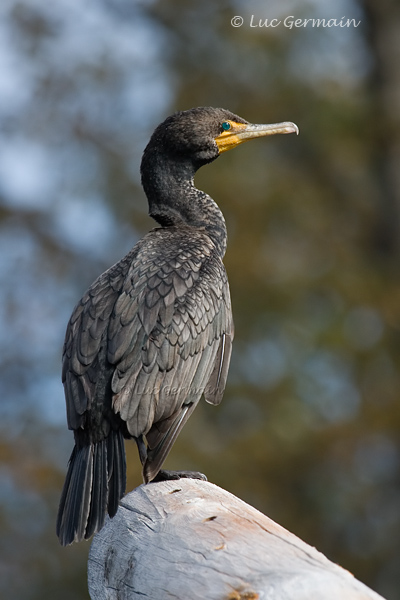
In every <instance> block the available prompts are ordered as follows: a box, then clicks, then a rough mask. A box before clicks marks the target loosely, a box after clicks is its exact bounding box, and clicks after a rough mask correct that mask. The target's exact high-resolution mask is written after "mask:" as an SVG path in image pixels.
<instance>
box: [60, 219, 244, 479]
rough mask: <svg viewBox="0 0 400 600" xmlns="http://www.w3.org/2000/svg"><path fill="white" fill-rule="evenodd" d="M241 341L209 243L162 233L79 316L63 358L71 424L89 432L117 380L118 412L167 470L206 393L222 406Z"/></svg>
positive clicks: (86, 301) (102, 285)
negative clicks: (91, 415)
mask: <svg viewBox="0 0 400 600" xmlns="http://www.w3.org/2000/svg"><path fill="white" fill-rule="evenodd" d="M232 337H233V323H232V316H231V309H230V297H229V287H228V282H227V277H226V273H225V269H224V266H223V264H222V261H221V258H220V256H219V255H218V252H217V250H216V248H215V246H214V244H213V243H212V241H211V240H210V238H209V237H208V236H207V235H206V234H205V233H204V234H203V233H200V232H199V231H198V230H193V229H191V228H189V227H188V228H186V230H185V228H179V229H177V228H174V227H170V228H165V229H156V230H153V231H152V232H150V233H149V234H148V235H147V236H146V237H145V238H143V239H142V240H141V241H140V242H139V243H138V244H137V245H136V246H135V248H134V249H133V250H132V251H131V252H130V253H129V254H128V255H127V256H126V257H125V258H124V259H123V260H122V261H120V263H117V265H115V266H114V267H112V268H111V269H110V270H109V271H106V273H104V274H103V275H102V276H101V277H100V278H99V279H98V280H97V281H96V282H95V283H94V284H93V285H92V286H91V288H90V289H89V291H88V293H87V294H85V296H84V297H83V298H82V300H81V302H80V303H79V304H78V305H77V307H76V308H75V310H74V312H73V315H72V317H71V320H70V323H69V325H68V329H67V334H66V341H65V345H64V355H63V356H64V369H63V378H64V382H65V388H66V395H67V407H68V421H69V424H70V427H72V428H76V427H79V426H82V422H83V421H82V419H83V415H84V413H85V411H86V410H88V409H89V408H90V407H91V406H92V405H93V403H94V402H95V401H97V400H96V398H98V396H99V393H100V392H99V390H100V389H103V392H102V393H105V392H104V388H105V387H106V382H105V378H108V381H109V384H108V385H109V388H108V389H110V390H111V394H112V398H110V401H109V403H110V406H112V409H113V410H114V412H115V413H117V414H119V415H120V417H121V418H122V419H123V420H124V421H126V423H127V428H128V432H129V433H130V435H132V436H135V437H139V436H140V435H147V436H148V437H147V441H148V444H149V448H150V449H151V452H152V461H153V467H154V464H157V465H158V464H159V463H160V461H161V462H162V460H164V458H165V455H166V452H168V451H169V448H170V447H171V445H172V443H173V441H174V440H175V438H176V436H177V435H178V433H179V431H180V429H181V427H182V426H183V424H184V422H186V420H187V418H188V416H189V414H191V412H192V410H193V408H194V406H195V405H196V404H197V403H198V401H199V399H200V398H201V396H202V395H203V394H204V395H205V398H206V400H207V401H208V402H211V403H213V404H217V403H219V402H220V401H221V398H222V394H223V391H224V388H225V383H226V376H227V371H228V366H229V360H230V352H231V342H232ZM102 348H103V349H104V351H103V350H102ZM103 355H104V357H103ZM99 357H102V358H101V359H100V358H99ZM99 386H100V387H99ZM108 393H110V392H108ZM185 407H191V408H190V410H188V409H187V408H185ZM158 447H159V448H160V450H159V451H157V448H158ZM153 467H152V468H153Z"/></svg>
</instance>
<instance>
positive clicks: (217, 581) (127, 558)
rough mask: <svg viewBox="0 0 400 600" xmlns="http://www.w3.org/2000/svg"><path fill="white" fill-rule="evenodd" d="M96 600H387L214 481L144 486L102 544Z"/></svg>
mask: <svg viewBox="0 0 400 600" xmlns="http://www.w3.org/2000/svg"><path fill="white" fill-rule="evenodd" d="M88 579H89V592H90V597H91V598H92V600H117V599H118V600H128V599H129V600H133V599H137V600H139V599H140V600H143V599H144V598H147V599H150V600H164V599H175V600H205V599H206V600H258V599H259V600H263V599H265V600H267V599H268V600H379V599H380V600H382V597H381V596H379V595H378V594H376V593H375V592H373V591H372V590H370V589H369V588H367V587H366V586H365V585H363V584H362V583H360V582H359V581H357V580H356V579H355V578H354V577H353V576H352V575H351V574H350V573H349V572H348V571H346V570H345V569H342V568H341V567H339V566H338V565H335V564H334V563H332V562H331V561H329V560H328V559H327V558H326V557H325V556H324V555H323V554H321V553H320V552H318V551H317V550H316V549H315V548H312V547H311V546H309V545H308V544H306V543H305V542H303V541H302V540H300V539H299V538H298V537H296V536H295V535H293V534H292V533H290V532H289V531H287V530H286V529H284V528H283V527H281V526H280V525H277V524H276V523H274V521H272V520H271V519H269V518H268V517H266V516H265V515H263V514H262V513H260V512H259V511H257V510H256V509H255V508H253V507H251V506H249V505H248V504H246V503H245V502H243V501H241V500H239V498H236V497H235V496H233V495H232V494H230V493H229V492H226V491H225V490H222V489H221V488H219V487H217V486H215V485H213V484H212V483H209V482H206V481H199V480H193V479H180V480H178V481H166V482H161V483H151V484H148V485H142V486H140V487H138V488H137V489H135V490H134V491H133V492H131V493H130V494H128V495H127V496H126V497H125V498H123V500H122V501H121V503H120V507H119V509H118V513H117V515H116V516H115V517H114V518H113V519H112V520H108V522H107V523H106V525H105V527H104V528H103V529H102V530H101V531H100V532H99V533H98V534H97V535H96V536H95V538H94V540H93V543H92V546H91V550H90V555H89V570H88Z"/></svg>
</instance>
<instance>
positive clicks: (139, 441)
mask: <svg viewBox="0 0 400 600" xmlns="http://www.w3.org/2000/svg"><path fill="white" fill-rule="evenodd" d="M135 442H136V445H137V447H138V451H139V458H140V462H141V463H142V465H144V463H145V462H146V459H147V448H146V444H145V443H144V440H143V436H142V435H140V436H139V437H137V438H135Z"/></svg>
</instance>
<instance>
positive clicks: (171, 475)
mask: <svg viewBox="0 0 400 600" xmlns="http://www.w3.org/2000/svg"><path fill="white" fill-rule="evenodd" d="M174 479H201V480H202V481H207V477H206V476H205V475H203V473H199V472H198V471H166V470H165V469H161V470H160V471H159V472H158V473H157V475H156V476H155V477H154V479H152V480H151V482H150V483H153V482H156V481H171V480H174Z"/></svg>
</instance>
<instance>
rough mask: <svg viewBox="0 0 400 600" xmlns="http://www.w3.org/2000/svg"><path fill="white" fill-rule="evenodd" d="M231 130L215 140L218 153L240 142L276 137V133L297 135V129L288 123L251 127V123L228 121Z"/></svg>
mask: <svg viewBox="0 0 400 600" xmlns="http://www.w3.org/2000/svg"><path fill="white" fill-rule="evenodd" d="M229 123H230V125H231V128H230V129H228V131H223V132H222V133H220V134H219V135H218V136H217V137H216V138H215V141H216V143H217V146H218V149H219V152H220V153H221V152H226V151H227V150H230V149H231V148H234V147H235V146H237V145H238V144H241V143H242V142H246V141H247V140H252V139H254V138H257V137H263V136H265V135H276V134H278V133H296V134H297V135H298V134H299V128H298V127H297V125H295V124H294V123H291V122H290V121H285V122H284V123H273V124H271V125H253V124H251V123H248V124H245V123H236V122H234V121H229Z"/></svg>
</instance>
